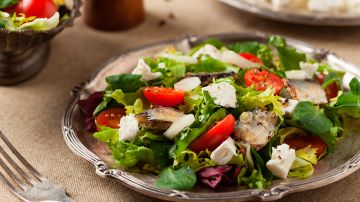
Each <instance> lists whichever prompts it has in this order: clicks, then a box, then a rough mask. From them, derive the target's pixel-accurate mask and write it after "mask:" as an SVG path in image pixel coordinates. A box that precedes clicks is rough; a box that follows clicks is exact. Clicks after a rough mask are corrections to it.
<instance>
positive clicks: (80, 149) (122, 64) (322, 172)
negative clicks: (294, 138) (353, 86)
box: [62, 33, 360, 201]
mask: <svg viewBox="0 0 360 202" xmlns="http://www.w3.org/2000/svg"><path fill="white" fill-rule="evenodd" d="M209 37H215V38H218V39H220V40H222V41H224V42H225V43H231V42H239V41H249V40H252V41H260V42H266V41H267V39H268V35H266V34H262V33H231V34H221V35H212V36H206V37H197V36H185V37H181V38H178V39H174V40H170V41H165V42H160V43H156V44H153V45H148V46H144V47H142V48H137V49H133V50H130V51H127V52H125V53H122V54H120V55H117V56H115V57H113V58H112V59H110V60H109V61H108V62H107V63H106V64H105V65H104V66H103V67H101V68H100V69H99V70H98V71H97V72H95V73H94V75H93V76H92V77H91V78H90V79H89V80H88V81H85V82H82V83H81V84H79V85H78V86H76V87H75V88H74V89H73V91H72V95H73V99H72V101H71V102H70V104H69V106H68V108H67V110H66V112H65V114H64V118H63V122H62V131H63V135H64V139H65V142H66V143H67V145H68V146H69V148H70V149H71V150H72V151H73V152H74V153H75V154H76V155H78V156H80V157H82V158H83V159H85V160H87V161H89V162H90V163H91V164H93V165H94V166H95V172H96V174H97V175H99V176H101V177H111V178H115V179H116V180H119V181H120V182H121V183H122V184H123V185H125V186H127V187H130V188H131V189H133V190H136V191H138V192H141V193H143V194H146V195H149V196H152V197H155V198H159V199H165V200H170V201H186V200H190V201H216V200H227V201H239V200H264V201H265V200H277V199H280V198H282V197H284V196H285V195H287V194H290V193H295V192H300V191H306V190H310V189H314V188H318V187H321V186H325V185H328V184H330V183H333V182H336V181H338V180H340V179H342V178H344V177H346V176H348V175H350V174H351V173H353V172H355V171H356V170H357V169H359V166H360V135H358V134H357V135H355V133H357V132H356V128H355V129H351V128H349V129H348V131H349V135H348V136H347V137H346V138H345V139H344V141H342V142H341V143H340V144H339V145H338V148H337V150H336V152H335V153H332V154H330V155H328V156H326V157H325V158H324V159H323V160H322V161H320V162H319V163H318V164H317V165H316V166H315V174H314V175H313V176H312V177H310V178H308V179H304V180H297V179H287V180H275V181H274V182H273V184H272V186H271V187H269V188H267V189H264V190H260V189H247V188H246V187H245V186H241V187H235V186H234V187H224V188H221V189H217V190H211V189H207V188H204V187H202V186H197V187H195V188H194V189H193V190H191V191H176V190H166V189H160V188H157V187H155V186H154V182H155V180H156V179H157V176H153V175H144V174H138V173H129V172H125V171H124V170H120V169H112V168H111V165H113V160H112V156H111V152H109V151H108V150H107V148H106V145H105V144H103V143H100V142H98V141H97V140H95V139H94V138H93V137H92V134H91V133H89V132H86V131H85V118H84V115H83V114H82V113H81V111H80V110H79V107H78V105H77V101H78V100H79V99H80V97H82V98H83V97H86V96H87V95H88V94H89V93H91V92H94V91H99V90H103V87H104V85H105V84H104V83H101V82H104V81H103V80H104V79H101V78H103V77H104V76H106V75H108V74H114V73H126V72H130V71H131V69H132V68H134V66H135V65H136V63H137V59H138V58H140V57H144V56H151V55H154V54H155V53H157V52H159V51H160V50H162V49H163V48H164V47H166V46H168V45H174V46H176V48H177V49H180V50H183V51H186V50H188V49H189V48H191V47H193V46H195V45H197V44H199V43H201V42H202V41H204V40H206V39H207V38H209ZM287 42H288V44H289V45H291V46H293V47H295V48H297V49H298V50H299V51H302V52H305V53H306V54H307V55H309V56H311V57H314V58H316V59H318V60H327V62H329V63H330V64H331V65H332V67H335V68H342V69H344V70H345V71H347V72H348V74H349V75H360V72H359V70H358V69H357V68H356V67H355V66H354V65H352V64H350V63H348V62H345V61H344V60H342V59H341V58H339V57H337V56H336V55H335V54H334V53H332V52H331V51H328V50H324V49H317V48H314V47H312V46H311V45H308V44H306V43H303V42H300V41H297V40H293V39H290V38H287ZM350 125H354V126H356V124H354V123H352V124H350ZM358 129H359V128H358Z"/></svg>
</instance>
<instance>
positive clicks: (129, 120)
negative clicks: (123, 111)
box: [119, 114, 139, 142]
mask: <svg viewBox="0 0 360 202" xmlns="http://www.w3.org/2000/svg"><path fill="white" fill-rule="evenodd" d="M138 132H139V122H138V121H137V120H136V118H135V115H134V114H130V115H127V116H123V117H122V118H121V119H120V129H119V140H121V141H124V140H128V141H130V142H131V141H133V140H135V138H136V135H137V134H138Z"/></svg>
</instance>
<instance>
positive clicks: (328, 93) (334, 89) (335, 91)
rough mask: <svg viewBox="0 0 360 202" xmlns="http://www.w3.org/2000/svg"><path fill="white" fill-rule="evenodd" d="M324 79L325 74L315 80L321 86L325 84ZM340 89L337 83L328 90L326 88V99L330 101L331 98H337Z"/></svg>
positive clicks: (328, 87)
mask: <svg viewBox="0 0 360 202" xmlns="http://www.w3.org/2000/svg"><path fill="white" fill-rule="evenodd" d="M324 78H325V75H324V74H320V75H317V76H316V77H315V79H316V80H317V81H318V82H319V83H320V84H323V83H324ZM339 90H340V88H339V86H338V85H337V83H336V82H334V83H332V84H330V85H328V86H327V87H326V88H325V93H326V97H327V99H328V100H330V99H331V98H334V97H336V96H337V94H338V92H339Z"/></svg>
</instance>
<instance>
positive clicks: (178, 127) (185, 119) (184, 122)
mask: <svg viewBox="0 0 360 202" xmlns="http://www.w3.org/2000/svg"><path fill="white" fill-rule="evenodd" d="M194 121H195V117H194V115H193V114H187V115H184V116H181V117H180V118H178V119H176V120H175V121H174V122H173V123H172V124H171V126H170V128H168V129H167V130H166V131H165V132H164V136H166V137H167V138H169V139H174V138H175V137H176V135H177V134H179V133H180V132H181V131H182V130H183V129H184V128H186V127H188V126H190V125H191V124H192V123H194Z"/></svg>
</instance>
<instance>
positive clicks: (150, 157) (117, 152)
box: [108, 141, 155, 168]
mask: <svg viewBox="0 0 360 202" xmlns="http://www.w3.org/2000/svg"><path fill="white" fill-rule="evenodd" d="M108 145H109V148H110V149H111V151H112V154H113V157H114V159H115V160H116V163H117V164H118V165H120V166H122V167H125V168H129V167H132V166H135V165H136V164H137V163H139V162H144V163H150V164H154V163H155V157H154V153H153V151H152V150H151V149H149V148H146V147H144V146H136V145H134V144H131V143H128V142H125V141H118V142H117V143H115V144H108Z"/></svg>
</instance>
